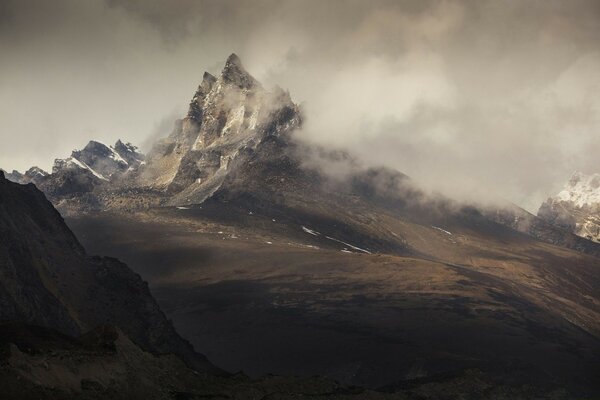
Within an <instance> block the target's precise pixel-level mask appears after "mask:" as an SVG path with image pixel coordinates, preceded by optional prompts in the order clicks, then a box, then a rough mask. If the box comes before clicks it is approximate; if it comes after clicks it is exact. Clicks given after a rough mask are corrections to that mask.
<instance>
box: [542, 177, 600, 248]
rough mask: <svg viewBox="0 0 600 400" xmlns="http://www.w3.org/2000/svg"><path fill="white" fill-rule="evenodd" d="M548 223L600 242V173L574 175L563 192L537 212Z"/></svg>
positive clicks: (549, 200) (550, 199)
mask: <svg viewBox="0 0 600 400" xmlns="http://www.w3.org/2000/svg"><path fill="white" fill-rule="evenodd" d="M538 216H539V217H540V218H542V219H544V220H545V221H547V222H549V223H551V224H553V225H555V226H558V227H560V228H563V229H565V230H568V231H570V232H573V233H575V234H576V235H578V236H581V237H583V238H586V239H589V240H593V241H594V242H600V174H592V175H585V174H582V173H579V172H576V173H574V174H573V176H572V177H571V179H569V182H567V184H566V185H565V187H564V189H563V190H562V191H561V192H559V193H558V194H557V195H556V196H553V197H550V198H549V199H548V200H546V201H545V202H544V203H543V204H542V205H541V206H540V209H539V210H538Z"/></svg>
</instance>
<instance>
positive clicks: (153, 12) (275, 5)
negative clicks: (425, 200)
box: [0, 0, 600, 211]
mask: <svg viewBox="0 0 600 400" xmlns="http://www.w3.org/2000/svg"><path fill="white" fill-rule="evenodd" d="M232 52H235V53H237V54H238V55H239V56H240V57H241V59H242V61H243V62H244V64H245V66H246V68H247V69H248V70H249V71H250V72H251V73H252V74H253V75H254V76H255V77H256V78H257V79H259V80H261V81H262V82H263V83H264V84H265V85H266V86H267V87H269V86H272V85H275V84H278V85H279V86H281V87H283V88H285V89H289V90H290V93H291V95H292V98H293V99H294V101H296V102H299V103H302V104H303V107H304V110H305V111H306V124H305V127H304V129H303V131H302V132H299V133H298V135H301V136H302V137H303V138H306V139H307V140H309V141H316V142H318V143H320V144H322V145H327V146H332V147H343V148H345V149H347V150H350V151H352V152H354V153H356V154H357V155H358V156H359V157H360V158H362V159H363V160H364V161H365V162H366V163H370V164H384V165H387V166H389V167H393V168H397V169H399V170H401V171H402V172H404V173H406V174H408V175H410V176H412V177H413V178H414V179H415V180H416V181H418V182H421V183H423V184H425V185H428V186H430V187H433V188H436V189H438V190H440V191H444V192H447V193H449V194H451V195H453V196H457V197H462V198H470V199H473V198H474V199H477V198H480V197H498V198H505V199H508V200H511V201H514V202H516V203H518V204H520V205H522V206H524V207H526V208H527V209H529V210H531V211H536V210H537V207H538V206H539V203H540V202H541V201H542V200H543V199H545V197H547V196H548V195H550V194H553V193H554V192H556V191H558V190H559V189H560V187H561V186H562V185H563V184H564V183H565V182H566V180H567V179H568V178H569V176H570V174H571V173H572V172H573V171H575V170H580V171H583V172H600V162H599V157H598V154H600V2H598V1H595V0H592V1H568V2H567V1H550V0H547V1H479V0H478V1H460V2H458V1H457V2H455V1H422V0H418V1H416V0H415V1H363V0H356V1H352V0H347V1H308V0H298V1H278V0H256V1H223V0H221V1H217V0H215V1H191V0H179V1H169V0H162V1H158V0H150V1H142V0H139V1H134V0H130V1H120V0H109V1H100V0H96V1H93V0H90V1H79V0H55V1H43V0H39V1H31V0H3V1H1V2H0V139H1V146H0V167H2V168H4V169H8V170H11V169H13V168H16V169H20V170H23V169H26V168H27V167H29V166H31V165H34V164H36V165H39V166H40V167H43V168H45V169H49V168H50V167H51V164H52V160H53V159H54V158H55V157H65V156H67V155H68V154H69V153H70V151H71V150H72V149H74V148H77V147H82V146H83V145H85V143H86V142H87V141H88V140H89V139H99V140H102V141H105V142H114V141H115V140H116V139H118V138H121V139H123V140H128V141H131V142H133V143H134V144H138V145H140V146H142V147H143V148H144V149H145V150H147V149H148V147H149V146H150V145H151V143H152V140H153V138H156V137H160V136H165V135H167V134H168V133H169V131H170V129H171V128H170V127H171V124H172V121H173V120H174V119H175V118H177V117H178V116H181V115H182V114H183V113H184V112H185V110H186V107H187V104H188V102H189V100H190V98H191V97H192V95H193V93H194V91H195V89H196V86H197V85H198V83H199V82H200V80H201V79H202V73H203V72H204V71H205V70H208V71H210V72H212V73H218V72H219V70H220V68H221V67H222V65H223V63H224V61H225V59H226V58H227V56H228V55H229V54H230V53H232Z"/></svg>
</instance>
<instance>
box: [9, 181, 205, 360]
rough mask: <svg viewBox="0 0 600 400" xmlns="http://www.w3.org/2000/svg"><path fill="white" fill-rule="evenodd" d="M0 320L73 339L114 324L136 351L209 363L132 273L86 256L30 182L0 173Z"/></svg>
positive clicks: (110, 261)
mask: <svg viewBox="0 0 600 400" xmlns="http://www.w3.org/2000/svg"><path fill="white" fill-rule="evenodd" d="M0 274H1V275H2V280H1V281H0V302H1V304H2V307H1V308H0V319H2V320H10V321H21V322H26V323H29V324H35V325H41V326H45V327H48V328H53V329H56V330H58V331H60V332H63V333H67V334H71V335H73V334H78V333H80V332H85V331H87V330H90V329H93V328H95V327H96V326H98V325H107V324H108V325H116V326H118V327H119V328H120V329H122V330H123V332H124V333H125V334H126V335H127V336H129V337H130V338H131V339H132V340H133V341H135V342H136V343H137V344H138V345H140V346H141V347H142V348H143V349H145V350H147V351H151V352H158V353H174V354H177V355H179V356H181V357H183V358H184V359H185V360H187V361H188V362H190V363H191V364H192V365H193V366H194V367H195V368H198V369H211V368H212V366H211V364H210V363H209V362H208V361H206V360H205V359H204V358H203V357H202V356H200V355H198V354H196V353H194V351H193V349H192V347H191V345H190V344H189V343H188V342H186V341H185V340H183V339H181V338H180V337H179V336H178V335H177V333H176V332H175V330H174V329H173V327H172V325H171V324H170V322H169V321H167V319H166V318H165V316H164V314H163V313H162V312H161V311H160V309H159V308H158V305H157V304H156V302H155V301H154V299H153V298H152V296H151V295H150V292H149V291H148V287H147V284H146V283H145V282H144V281H142V280H141V278H140V277H139V275H137V274H135V273H133V272H132V271H131V270H129V268H127V266H126V265H125V264H123V263H121V262H119V261H118V260H116V259H113V258H107V257H90V256H87V255H86V253H85V251H84V249H83V247H82V246H81V245H80V244H79V242H78V241H77V239H76V238H75V236H74V235H73V234H72V232H71V231H70V230H69V228H68V227H67V226H66V225H65V224H64V221H63V219H62V217H61V216H60V214H59V213H58V212H57V211H56V210H55V209H54V207H52V204H50V202H49V201H47V200H46V199H45V197H44V195H43V194H42V193H41V192H40V191H39V190H38V189H36V187H35V186H34V185H32V184H28V185H19V184H15V183H12V182H9V181H8V180H6V179H5V178H4V175H3V174H0Z"/></svg>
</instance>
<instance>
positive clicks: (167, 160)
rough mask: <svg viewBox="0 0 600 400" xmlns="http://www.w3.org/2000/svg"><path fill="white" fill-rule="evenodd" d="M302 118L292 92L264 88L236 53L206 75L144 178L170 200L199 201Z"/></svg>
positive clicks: (150, 161) (158, 147) (153, 154)
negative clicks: (216, 72)
mask: <svg viewBox="0 0 600 400" xmlns="http://www.w3.org/2000/svg"><path fill="white" fill-rule="evenodd" d="M300 121H301V118H300V112H299V109H298V107H297V106H296V105H295V104H294V103H293V102H292V101H291V98H290V96H289V93H287V92H284V91H283V90H281V89H279V88H276V89H275V90H274V91H267V90H265V89H264V88H263V87H262V86H261V85H260V83H258V82H257V81H256V79H254V78H253V77H252V76H251V75H250V74H249V73H248V72H247V71H246V70H245V69H244V67H243V66H242V64H241V61H240V59H239V58H238V57H237V56H236V55H235V54H232V55H231V56H229V58H228V59H227V62H226V64H225V67H224V69H223V71H222V72H221V75H220V76H219V77H218V78H215V77H214V76H212V75H210V74H209V73H205V74H204V78H203V80H202V83H201V84H200V86H199V87H198V90H197V91H196V93H195V94H194V97H193V98H192V101H191V103H190V107H189V111H188V113H187V115H186V117H185V118H183V119H182V120H179V121H177V124H176V126H175V128H174V130H173V132H172V133H171V134H170V135H169V137H167V138H166V139H164V140H161V141H160V142H159V143H157V144H156V145H155V146H154V148H153V149H152V150H151V151H150V153H149V154H148V164H147V166H146V167H145V168H144V169H143V171H142V174H141V176H142V182H144V183H146V184H147V185H148V186H151V187H153V188H157V189H162V190H164V191H165V192H166V193H168V198H167V199H166V200H165V203H166V204H180V205H185V204H198V203H201V202H203V201H204V200H206V199H207V198H208V197H210V196H211V195H212V194H213V193H214V192H215V191H216V190H218V189H219V187H220V186H221V185H222V183H223V182H224V181H225V179H226V178H227V176H228V175H229V174H230V172H231V171H232V170H234V169H235V168H237V167H234V164H235V165H239V164H242V163H243V161H242V160H243V159H244V158H246V157H247V156H248V155H249V154H252V153H254V152H256V151H257V148H258V147H261V145H262V143H263V142H264V141H265V140H267V139H268V138H269V137H270V136H278V135H280V134H281V133H282V132H289V131H291V130H293V129H295V128H297V127H298V126H299V125H300Z"/></svg>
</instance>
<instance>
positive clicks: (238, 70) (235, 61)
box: [221, 53, 260, 89]
mask: <svg viewBox="0 0 600 400" xmlns="http://www.w3.org/2000/svg"><path fill="white" fill-rule="evenodd" d="M221 77H222V78H223V81H224V82H228V83H232V84H234V85H236V86H238V87H240V88H242V89H251V88H253V87H257V86H259V87H260V83H258V81H257V80H256V79H254V77H252V75H250V74H249V73H248V71H246V69H245V68H244V66H243V65H242V61H241V60H240V58H239V57H238V56H237V55H236V54H235V53H232V54H231V55H230V56H229V57H228V58H227V62H225V68H223V72H221Z"/></svg>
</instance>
